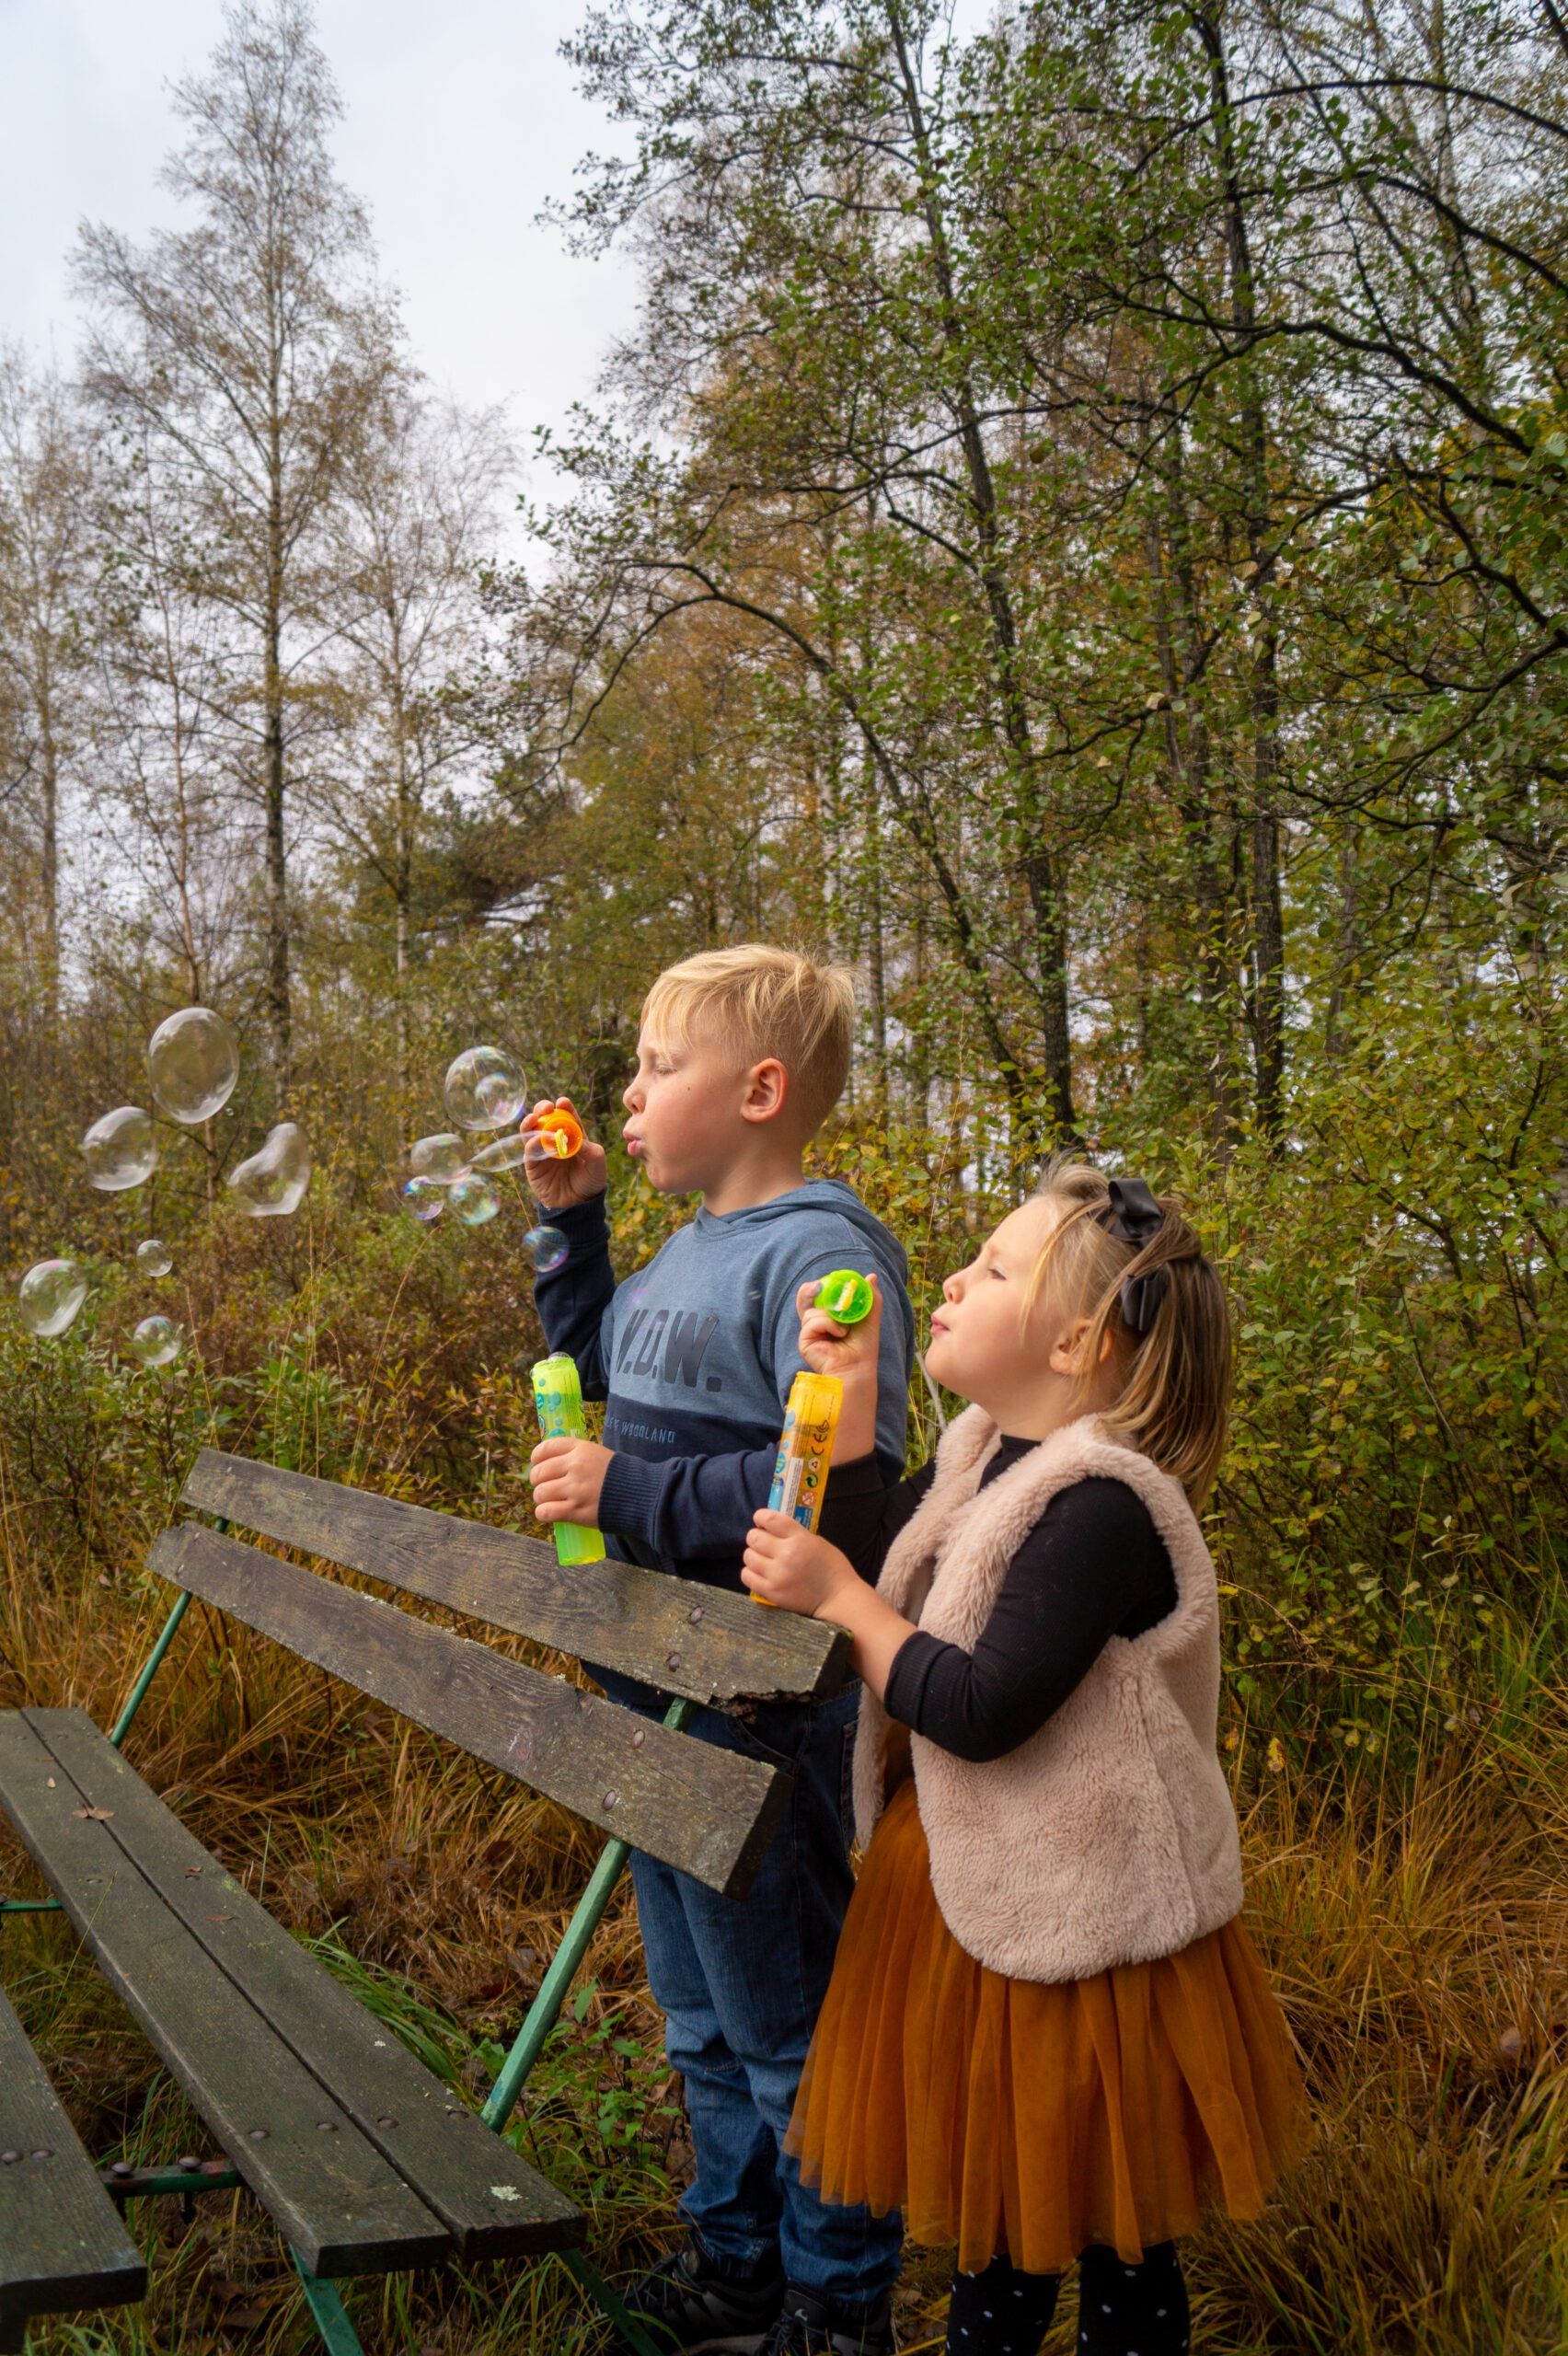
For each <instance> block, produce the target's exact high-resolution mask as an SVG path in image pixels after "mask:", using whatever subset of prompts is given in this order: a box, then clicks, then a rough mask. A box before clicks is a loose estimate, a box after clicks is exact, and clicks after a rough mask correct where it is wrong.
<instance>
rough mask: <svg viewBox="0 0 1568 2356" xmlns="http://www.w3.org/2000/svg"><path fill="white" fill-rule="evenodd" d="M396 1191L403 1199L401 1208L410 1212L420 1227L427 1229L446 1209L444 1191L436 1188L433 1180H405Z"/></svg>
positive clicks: (442, 1187)
mask: <svg viewBox="0 0 1568 2356" xmlns="http://www.w3.org/2000/svg"><path fill="white" fill-rule="evenodd" d="M398 1193H399V1194H400V1195H402V1197H403V1208H404V1209H405V1210H406V1211H411V1212H412V1214H413V1216H414V1217H415V1218H417V1219H418V1220H419V1222H420V1225H421V1227H428V1226H429V1225H430V1223H431V1221H432V1218H440V1217H441V1214H442V1212H443V1211H444V1209H445V1208H446V1189H445V1187H444V1186H438V1185H437V1184H436V1183H435V1181H434V1179H433V1178H405V1179H404V1181H403V1184H402V1185H401V1186H400V1187H399V1188H398Z"/></svg>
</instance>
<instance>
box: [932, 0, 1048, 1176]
mask: <svg viewBox="0 0 1568 2356" xmlns="http://www.w3.org/2000/svg"><path fill="white" fill-rule="evenodd" d="M887 20H888V28H889V31H890V33H891V35H892V39H893V45H894V54H895V56H896V57H897V60H898V70H899V77H900V80H901V82H902V85H903V89H904V102H905V112H906V114H907V117H908V121H909V130H910V137H911V141H912V144H913V145H914V149H915V156H916V161H917V167H918V170H919V175H920V202H921V210H922V213H923V215H924V218H925V223H926V233H927V237H928V240H929V244H930V251H931V264H932V270H933V272H934V274H935V277H936V282H937V291H938V295H939V299H940V305H941V310H942V320H943V333H944V336H945V338H946V341H947V342H948V345H949V347H950V349H951V350H955V351H956V350H958V349H959V348H960V346H961V344H962V337H961V334H960V321H959V318H958V302H957V295H956V291H955V288H954V283H953V275H952V265H951V256H950V252H949V247H948V237H947V227H946V224H945V222H944V220H943V218H942V214H941V210H940V206H939V204H938V202H937V189H936V177H935V168H934V163H933V159H932V156H931V146H930V138H929V134H928V129H927V124H926V114H925V109H924V107H923V105H922V104H921V100H920V93H919V88H918V86H917V83H916V79H915V74H914V68H913V66H912V64H911V63H910V57H909V45H908V41H907V39H906V37H905V29H904V21H903V17H902V15H901V12H900V9H899V7H898V5H897V0H889V6H888V17H887ZM953 403H954V409H955V411H956V413H957V417H958V425H959V444H960V447H961V448H962V450H963V462H964V469H965V473H966V475H967V477H968V481H969V491H970V498H971V501H972V502H973V506H974V523H975V538H976V541H977V544H978V550H979V572H980V579H981V583H982V586H983V588H984V591H985V596H986V612H987V615H988V617H989V621H990V634H991V644H992V652H993V654H994V657H995V660H996V667H997V692H998V696H999V699H1000V704H1001V715H1002V734H1003V740H1004V743H1005V745H1006V748H1007V759H1008V768H1009V773H1010V776H1011V780H1012V785H1013V791H1014V797H1015V801H1016V807H1017V810H1018V813H1019V815H1018V817H1017V818H1016V820H1014V821H1013V824H1014V825H1015V826H1017V828H1018V830H1019V833H1020V837H1021V842H1020V870H1021V873H1022V877H1023V882H1024V884H1025V887H1026V889H1027V891H1028V894H1029V904H1030V908H1031V911H1032V915H1033V917H1034V921H1035V938H1036V949H1037V961H1038V976H1039V978H1038V985H1037V990H1038V1000H1039V1009H1040V1023H1041V1033H1042V1040H1043V1054H1044V1068H1045V1092H1046V1119H1045V1121H1044V1122H1043V1123H1042V1124H1041V1126H1043V1127H1044V1128H1045V1129H1046V1130H1047V1132H1048V1133H1049V1134H1051V1135H1053V1136H1054V1137H1055V1138H1057V1139H1058V1140H1061V1141H1064V1142H1065V1141H1066V1140H1069V1139H1071V1138H1076V1137H1077V1135H1078V1119H1077V1115H1076V1114H1075V1112H1074V1109H1073V1076H1072V1034H1071V1025H1070V1020H1069V1013H1068V1001H1067V916H1066V893H1065V889H1064V879H1063V877H1062V875H1061V872H1060V870H1059V864H1058V862H1057V860H1056V859H1055V854H1054V853H1053V851H1052V849H1051V846H1050V844H1049V843H1048V842H1047V840H1046V839H1045V828H1044V813H1043V810H1042V809H1041V808H1040V807H1039V806H1038V792H1037V777H1036V760H1035V753H1034V745H1033V739H1032V731H1031V728H1030V724H1029V711H1028V707H1027V704H1026V702H1025V699H1024V693H1023V683H1022V680H1021V677H1020V670H1019V648H1018V629H1017V624H1016V620H1015V618H1014V614H1013V606H1012V594H1011V590H1010V587H1009V582H1008V579H1007V575H1006V572H1004V570H1003V567H1002V562H1001V554H1000V544H999V534H998V528H997V526H998V515H997V491H996V483H995V480H994V479H993V477H992V473H991V465H990V460H989V458H988V456H987V455H986V440H985V435H984V433H983V432H982V430H981V424H980V408H979V403H978V401H977V400H976V398H975V396H974V387H973V386H972V384H971V382H970V379H969V375H968V372H967V369H966V367H965V366H963V364H961V365H960V367H959V370H958V374H957V376H956V378H955V381H954V387H953Z"/></svg>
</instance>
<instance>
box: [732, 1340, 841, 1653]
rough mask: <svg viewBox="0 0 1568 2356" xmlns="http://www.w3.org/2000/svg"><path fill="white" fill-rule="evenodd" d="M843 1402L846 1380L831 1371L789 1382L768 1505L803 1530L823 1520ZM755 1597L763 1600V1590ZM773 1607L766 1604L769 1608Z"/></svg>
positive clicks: (764, 1599) (770, 1609) (759, 1601)
mask: <svg viewBox="0 0 1568 2356" xmlns="http://www.w3.org/2000/svg"><path fill="white" fill-rule="evenodd" d="M843 1404H844V1385H843V1384H842V1383H841V1382H840V1381H839V1380H838V1377H837V1376H836V1375H835V1374H809V1373H808V1374H798V1375H797V1376H796V1377H795V1380H794V1381H793V1382H792V1383H791V1384H790V1403H789V1405H788V1407H787V1408H786V1409H785V1411H784V1433H783V1437H782V1438H781V1439H780V1440H779V1442H778V1461H777V1463H776V1464H775V1465H774V1467H773V1487H772V1490H771V1492H770V1494H769V1496H768V1500H767V1502H768V1506H769V1507H770V1509H771V1510H772V1511H773V1512H774V1513H787V1514H788V1515H789V1517H790V1520H791V1521H798V1522H799V1523H800V1525H801V1529H802V1530H815V1528H816V1526H817V1523H818V1522H819V1521H820V1520H821V1519H822V1500H823V1493H824V1490H825V1489H826V1487H827V1471H828V1466H829V1465H830V1464H831V1462H832V1461H833V1436H834V1434H835V1432H836V1430H837V1429H838V1412H839V1409H840V1408H841V1407H842V1406H843ZM752 1600H753V1601H754V1602H755V1603H767V1597H766V1596H765V1595H755V1596H754V1597H753V1599H752ZM775 1608H776V1607H775V1606H773V1605H772V1604H768V1610H769V1611H772V1610H774V1609H775Z"/></svg>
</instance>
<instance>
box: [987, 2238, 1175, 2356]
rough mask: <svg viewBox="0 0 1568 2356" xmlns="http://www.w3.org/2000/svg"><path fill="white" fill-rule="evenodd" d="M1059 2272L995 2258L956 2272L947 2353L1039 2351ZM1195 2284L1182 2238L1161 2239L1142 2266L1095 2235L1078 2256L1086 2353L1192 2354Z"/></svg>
mask: <svg viewBox="0 0 1568 2356" xmlns="http://www.w3.org/2000/svg"><path fill="white" fill-rule="evenodd" d="M1061 2281H1062V2278H1061V2276H1060V2275H1059V2274H1022V2273H1020V2272H1019V2271H1018V2270H1017V2269H1015V2268H1014V2267H1013V2266H1012V2265H1010V2264H1009V2260H1008V2259H1007V2258H993V2259H992V2260H991V2263H990V2265H989V2266H987V2267H986V2268H984V2269H983V2270H982V2271H981V2272H980V2273H978V2274H955V2275H954V2276H953V2279H952V2304H951V2307H950V2308H949V2310H948V2330H947V2356H1035V2352H1036V2350H1038V2348H1039V2346H1040V2343H1041V2341H1042V2340H1043V2339H1044V2337H1045V2334H1046V2332H1047V2331H1048V2330H1049V2329H1050V2327H1051V2317H1052V2316H1053V2315H1054V2314H1055V2306H1056V2292H1057V2291H1058V2290H1059V2289H1060V2287H1061ZM1188 2328H1189V2326H1188V2316H1187V2286H1186V2284H1185V2283H1184V2282H1183V2281H1182V2261H1181V2259H1180V2258H1178V2257H1177V2255H1176V2245H1175V2243H1174V2242H1157V2243H1155V2244H1153V2245H1152V2246H1151V2247H1149V2248H1148V2249H1147V2250H1145V2252H1144V2255H1143V2261H1142V2263H1141V2265H1138V2266H1128V2265H1126V2264H1125V2263H1124V2261H1123V2260H1122V2259H1121V2258H1118V2257H1117V2255H1116V2253H1115V2251H1114V2250H1113V2249H1106V2248H1105V2247H1103V2246H1101V2244H1100V2243H1098V2242H1095V2243H1092V2244H1091V2245H1090V2247H1089V2248H1088V2249H1086V2250H1085V2251H1084V2252H1083V2254H1082V2256H1081V2257H1080V2258H1079V2259H1078V2356H1184V2350H1185V2349H1186V2346H1187V2334H1188Z"/></svg>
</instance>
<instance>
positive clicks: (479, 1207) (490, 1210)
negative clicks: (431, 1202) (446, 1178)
mask: <svg viewBox="0 0 1568 2356" xmlns="http://www.w3.org/2000/svg"><path fill="white" fill-rule="evenodd" d="M448 1200H449V1201H450V1203H451V1205H452V1207H453V1209H454V1210H455V1212H456V1214H457V1216H458V1218H460V1219H461V1220H462V1222H463V1224H464V1226H465V1227H483V1225H484V1223H485V1221H486V1219H489V1218H494V1217H495V1215H496V1213H497V1211H498V1210H500V1208H501V1200H500V1197H499V1196H498V1195H495V1194H494V1193H492V1191H491V1189H490V1187H489V1186H487V1185H486V1184H485V1182H484V1180H483V1179H482V1178H459V1179H458V1181H457V1184H455V1186H454V1187H453V1188H452V1190H451V1193H450V1195H449V1196H448Z"/></svg>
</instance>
